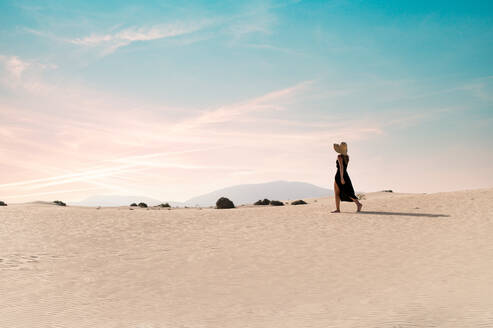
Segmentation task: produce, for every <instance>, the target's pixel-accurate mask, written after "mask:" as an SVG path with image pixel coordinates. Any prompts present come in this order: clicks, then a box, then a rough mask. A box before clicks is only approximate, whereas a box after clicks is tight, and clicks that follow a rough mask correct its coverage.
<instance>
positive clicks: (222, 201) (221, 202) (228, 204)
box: [216, 197, 235, 208]
mask: <svg viewBox="0 0 493 328" xmlns="http://www.w3.org/2000/svg"><path fill="white" fill-rule="evenodd" d="M234 207H235V204H233V202H232V201H230V200H229V199H228V198H226V197H221V198H219V199H218V200H217V202H216V208H234Z"/></svg>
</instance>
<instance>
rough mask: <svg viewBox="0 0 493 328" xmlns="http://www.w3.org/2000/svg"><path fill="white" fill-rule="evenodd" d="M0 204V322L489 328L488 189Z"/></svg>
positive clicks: (491, 192) (492, 209) (492, 192)
mask: <svg viewBox="0 0 493 328" xmlns="http://www.w3.org/2000/svg"><path fill="white" fill-rule="evenodd" d="M366 198H367V199H366V200H364V208H363V210H364V211H365V212H362V213H354V205H353V204H349V203H343V206H342V210H343V213H341V214H329V211H330V210H332V209H333V199H332V198H318V199H311V200H310V201H309V204H308V205H301V206H283V207H269V206H265V207H242V208H237V209H230V210H217V209H172V210H142V209H139V210H133V211H131V210H129V209H128V208H126V207H122V208H106V209H104V208H103V209H102V210H97V209H95V208H76V207H58V206H43V205H40V204H38V205H33V204H29V205H16V206H7V207H2V208H0V327H9V328H12V327H13V328H15V327H140V328H144V327H145V328H151V327H152V328H157V327H159V328H164V327H166V328H170V327H194V328H195V327H228V328H231V327H238V328H239V327H255V328H256V327H283V328H284V327H293V328H294V327H296V328H298V327H320V328H322V327H323V328H327V327H361V328H363V327H364V328H366V327H382V328H390V327H394V328H395V327H447V328H453V327H456V328H463V327H493V313H492V310H491V309H493V297H491V295H492V294H493V285H492V283H491V282H492V277H493V262H492V261H491V259H493V242H492V239H491V236H492V234H493V224H492V223H493V222H492V221H493V206H491V204H492V201H493V189H485V190H470V191H459V192H451V193H436V194H419V195H418V194H394V193H371V194H367V195H366Z"/></svg>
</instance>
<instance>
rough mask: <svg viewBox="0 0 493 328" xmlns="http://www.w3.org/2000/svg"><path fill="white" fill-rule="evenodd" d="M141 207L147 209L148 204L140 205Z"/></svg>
mask: <svg viewBox="0 0 493 328" xmlns="http://www.w3.org/2000/svg"><path fill="white" fill-rule="evenodd" d="M139 207H142V208H146V207H147V204H146V203H139Z"/></svg>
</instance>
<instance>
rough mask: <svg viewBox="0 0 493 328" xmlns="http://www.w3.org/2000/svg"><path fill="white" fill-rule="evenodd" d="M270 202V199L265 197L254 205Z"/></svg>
mask: <svg viewBox="0 0 493 328" xmlns="http://www.w3.org/2000/svg"><path fill="white" fill-rule="evenodd" d="M269 204H270V200H268V199H267V198H264V200H261V199H259V200H257V201H256V202H255V203H254V204H253V205H269Z"/></svg>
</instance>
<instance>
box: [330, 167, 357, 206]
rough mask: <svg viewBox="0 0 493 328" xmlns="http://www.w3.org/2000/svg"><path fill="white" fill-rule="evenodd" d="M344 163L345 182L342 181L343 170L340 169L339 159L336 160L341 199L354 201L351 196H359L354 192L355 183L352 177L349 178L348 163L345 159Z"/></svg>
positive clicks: (336, 177)
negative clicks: (352, 181)
mask: <svg viewBox="0 0 493 328" xmlns="http://www.w3.org/2000/svg"><path fill="white" fill-rule="evenodd" d="M341 161H342V165H344V184H342V183H341V171H340V169H339V161H336V167H337V173H336V176H335V179H336V183H337V186H338V187H339V191H340V193H339V195H340V197H341V201H343V202H352V201H353V200H352V199H351V198H353V199H354V198H357V197H356V195H355V194H354V189H353V184H352V183H351V179H350V178H349V174H348V173H347V164H348V163H346V161H344V159H341Z"/></svg>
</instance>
